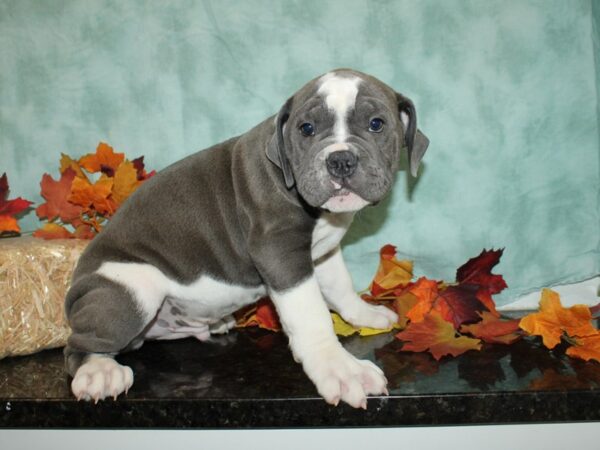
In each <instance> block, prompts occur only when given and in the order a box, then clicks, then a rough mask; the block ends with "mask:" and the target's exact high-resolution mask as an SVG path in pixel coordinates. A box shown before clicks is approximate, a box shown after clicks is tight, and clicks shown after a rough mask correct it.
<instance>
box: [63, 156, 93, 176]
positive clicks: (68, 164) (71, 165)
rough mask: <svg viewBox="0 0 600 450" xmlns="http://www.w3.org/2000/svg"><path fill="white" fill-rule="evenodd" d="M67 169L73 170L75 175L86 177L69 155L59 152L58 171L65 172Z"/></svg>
mask: <svg viewBox="0 0 600 450" xmlns="http://www.w3.org/2000/svg"><path fill="white" fill-rule="evenodd" d="M67 169H71V170H72V171H73V172H75V176H77V177H79V178H85V179H87V176H86V175H85V173H84V172H83V170H81V166H80V165H79V163H78V162H77V161H75V160H74V159H72V158H71V157H70V156H69V155H65V154H64V153H61V154H60V168H59V170H60V173H65V171H66V170H67Z"/></svg>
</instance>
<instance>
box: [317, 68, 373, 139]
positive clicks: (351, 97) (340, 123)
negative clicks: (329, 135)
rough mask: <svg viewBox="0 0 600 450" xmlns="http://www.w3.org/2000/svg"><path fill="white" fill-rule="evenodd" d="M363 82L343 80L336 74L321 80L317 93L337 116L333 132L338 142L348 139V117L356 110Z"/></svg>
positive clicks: (354, 78)
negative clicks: (357, 96) (360, 86)
mask: <svg viewBox="0 0 600 450" xmlns="http://www.w3.org/2000/svg"><path fill="white" fill-rule="evenodd" d="M361 81H362V80H361V79H360V78H358V77H350V78H343V77H339V76H337V75H335V74H334V73H328V74H326V75H323V76H322V77H321V79H320V80H319V83H320V86H319V89H318V91H317V93H318V94H319V95H322V96H323V97H324V98H325V104H326V105H327V107H328V108H329V109H330V110H332V111H333V112H334V114H335V124H334V127H333V132H334V134H335V138H336V141H337V142H345V140H346V138H347V137H348V127H347V126H346V115H347V114H348V111H350V110H351V109H354V103H355V102H356V95H357V94H358V85H359V84H360V82H361Z"/></svg>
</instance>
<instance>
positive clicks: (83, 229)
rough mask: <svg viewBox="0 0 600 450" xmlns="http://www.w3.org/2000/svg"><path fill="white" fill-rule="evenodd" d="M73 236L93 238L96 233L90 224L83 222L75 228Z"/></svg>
mask: <svg viewBox="0 0 600 450" xmlns="http://www.w3.org/2000/svg"><path fill="white" fill-rule="evenodd" d="M72 236H73V237H74V238H77V239H93V238H94V236H96V233H95V232H94V231H93V229H92V227H91V226H90V225H88V224H85V223H82V224H81V225H78V226H77V227H76V228H75V231H74V232H73V234H72Z"/></svg>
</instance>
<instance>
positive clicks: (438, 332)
mask: <svg viewBox="0 0 600 450" xmlns="http://www.w3.org/2000/svg"><path fill="white" fill-rule="evenodd" d="M396 337H397V338H398V339H400V340H401V341H403V342H404V345H403V346H402V351H411V352H423V351H429V352H430V353H431V354H432V355H433V357H434V358H435V359H436V360H439V359H440V358H441V357H442V356H444V355H452V356H458V355H460V354H462V353H464V352H466V351H468V350H480V349H481V341H480V340H479V339H473V338H470V337H467V336H457V333H456V330H455V329H454V327H453V326H452V324H451V323H449V322H447V321H446V320H444V318H443V317H442V316H441V315H440V313H439V312H437V311H431V312H430V313H429V314H427V315H426V316H425V317H424V318H423V320H422V321H421V322H418V323H410V324H409V325H408V327H407V328H406V330H404V331H401V332H400V333H398V334H397V335H396Z"/></svg>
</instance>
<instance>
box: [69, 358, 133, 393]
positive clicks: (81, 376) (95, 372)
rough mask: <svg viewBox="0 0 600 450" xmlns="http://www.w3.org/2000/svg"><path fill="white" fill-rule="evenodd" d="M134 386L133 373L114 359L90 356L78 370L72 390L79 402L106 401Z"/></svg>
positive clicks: (72, 383)
mask: <svg viewBox="0 0 600 450" xmlns="http://www.w3.org/2000/svg"><path fill="white" fill-rule="evenodd" d="M132 384H133V371H132V370H131V368H129V367H127V366H122V365H121V364H119V363H118V362H116V361H115V360H114V359H113V358H111V357H108V356H103V355H90V356H89V357H88V359H87V361H86V362H85V363H84V364H82V365H81V367H79V369H77V372H76V373H75V376H74V377H73V381H72V382H71V390H72V391H73V394H74V395H75V397H77V400H92V399H94V401H95V402H96V403H97V402H98V400H104V399H105V398H106V397H113V398H114V399H115V400H116V399H117V396H118V395H119V394H120V393H122V392H125V393H127V391H128V390H129V388H130V387H131V385H132Z"/></svg>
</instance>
